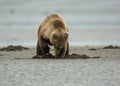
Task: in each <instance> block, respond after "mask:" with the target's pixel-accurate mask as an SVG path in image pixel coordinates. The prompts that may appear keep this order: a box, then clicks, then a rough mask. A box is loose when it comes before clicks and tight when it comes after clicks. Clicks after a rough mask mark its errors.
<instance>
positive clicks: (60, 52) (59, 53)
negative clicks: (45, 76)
mask: <svg viewBox="0 0 120 86" xmlns="http://www.w3.org/2000/svg"><path fill="white" fill-rule="evenodd" d="M65 55H66V48H62V49H58V50H56V58H64V57H65Z"/></svg>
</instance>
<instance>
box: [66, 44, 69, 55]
mask: <svg viewBox="0 0 120 86" xmlns="http://www.w3.org/2000/svg"><path fill="white" fill-rule="evenodd" d="M66 55H69V43H67V50H66Z"/></svg>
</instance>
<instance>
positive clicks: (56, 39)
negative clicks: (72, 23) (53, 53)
mask: <svg viewBox="0 0 120 86" xmlns="http://www.w3.org/2000/svg"><path fill="white" fill-rule="evenodd" d="M67 41H68V33H66V32H57V33H54V34H52V36H51V43H52V44H53V46H54V48H56V49H61V48H63V47H65V46H66V43H67Z"/></svg>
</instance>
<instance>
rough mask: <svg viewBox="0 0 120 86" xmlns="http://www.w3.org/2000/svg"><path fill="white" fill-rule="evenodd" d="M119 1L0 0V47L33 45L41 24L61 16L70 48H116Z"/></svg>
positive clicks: (118, 28)
mask: <svg viewBox="0 0 120 86" xmlns="http://www.w3.org/2000/svg"><path fill="white" fill-rule="evenodd" d="M119 8H120V0H59V1H58V0H0V46H6V45H9V44H21V45H25V46H34V45H35V44H36V32H37V28H38V26H39V24H40V23H41V21H42V20H43V19H44V18H45V17H46V16H47V15H49V14H51V13H57V14H60V15H61V16H63V18H64V19H65V21H66V23H67V24H68V27H69V31H70V37H69V40H70V45H108V44H113V45H120V41H119V40H120V35H119V33H120V9H119Z"/></svg>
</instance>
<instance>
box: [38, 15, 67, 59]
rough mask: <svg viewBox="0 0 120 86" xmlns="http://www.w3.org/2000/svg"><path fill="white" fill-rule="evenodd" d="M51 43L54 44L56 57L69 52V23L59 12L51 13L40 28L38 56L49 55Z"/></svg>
mask: <svg viewBox="0 0 120 86" xmlns="http://www.w3.org/2000/svg"><path fill="white" fill-rule="evenodd" d="M49 45H51V46H52V45H53V46H54V48H55V56H56V58H64V57H65V55H68V54H69V43H68V29H67V25H66V23H65V21H64V20H63V18H62V17H61V16H59V15H57V14H51V15H49V16H48V17H47V18H46V19H45V20H44V21H43V22H42V23H41V25H40V27H39V29H38V41H37V48H36V51H37V56H41V55H49V54H50V53H49V51H50V47H49Z"/></svg>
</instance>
